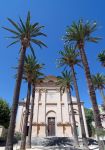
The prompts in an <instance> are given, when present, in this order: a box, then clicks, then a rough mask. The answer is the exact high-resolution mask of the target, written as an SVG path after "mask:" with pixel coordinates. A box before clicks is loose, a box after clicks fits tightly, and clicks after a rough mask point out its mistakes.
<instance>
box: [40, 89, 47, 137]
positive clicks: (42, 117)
mask: <svg viewBox="0 0 105 150" xmlns="http://www.w3.org/2000/svg"><path fill="white" fill-rule="evenodd" d="M41 94H42V99H41V103H42V106H41V110H40V113H41V114H39V115H40V120H41V122H40V123H42V124H43V125H41V128H40V136H42V137H45V136H46V126H45V124H46V89H42V90H41Z"/></svg>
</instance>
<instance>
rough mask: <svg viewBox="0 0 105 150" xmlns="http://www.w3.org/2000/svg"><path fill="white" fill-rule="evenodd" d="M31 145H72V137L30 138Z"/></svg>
mask: <svg viewBox="0 0 105 150" xmlns="http://www.w3.org/2000/svg"><path fill="white" fill-rule="evenodd" d="M31 143H32V145H37V146H73V145H74V142H73V139H70V138H68V137H46V138H38V137H33V138H32V142H31Z"/></svg>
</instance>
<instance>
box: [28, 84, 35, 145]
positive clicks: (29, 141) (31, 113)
mask: <svg viewBox="0 0 105 150" xmlns="http://www.w3.org/2000/svg"><path fill="white" fill-rule="evenodd" d="M34 99H35V84H33V89H32V101H31V112H30V123H29V132H28V139H27V148H31V134H32V122H33V111H34Z"/></svg>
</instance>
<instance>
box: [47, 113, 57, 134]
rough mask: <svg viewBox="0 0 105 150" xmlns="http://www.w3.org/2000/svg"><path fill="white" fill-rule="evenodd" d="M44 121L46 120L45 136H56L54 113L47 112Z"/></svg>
mask: <svg viewBox="0 0 105 150" xmlns="http://www.w3.org/2000/svg"><path fill="white" fill-rule="evenodd" d="M46 120H47V127H46V133H47V136H55V135H56V113H55V112H54V111H49V112H47V114H46Z"/></svg>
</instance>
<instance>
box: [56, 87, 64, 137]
mask: <svg viewBox="0 0 105 150" xmlns="http://www.w3.org/2000/svg"><path fill="white" fill-rule="evenodd" d="M56 91H57V112H56V113H57V115H56V117H57V118H56V133H55V134H56V136H61V135H62V136H63V129H62V126H57V123H61V122H62V117H61V94H60V90H58V89H57V90H56Z"/></svg>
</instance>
